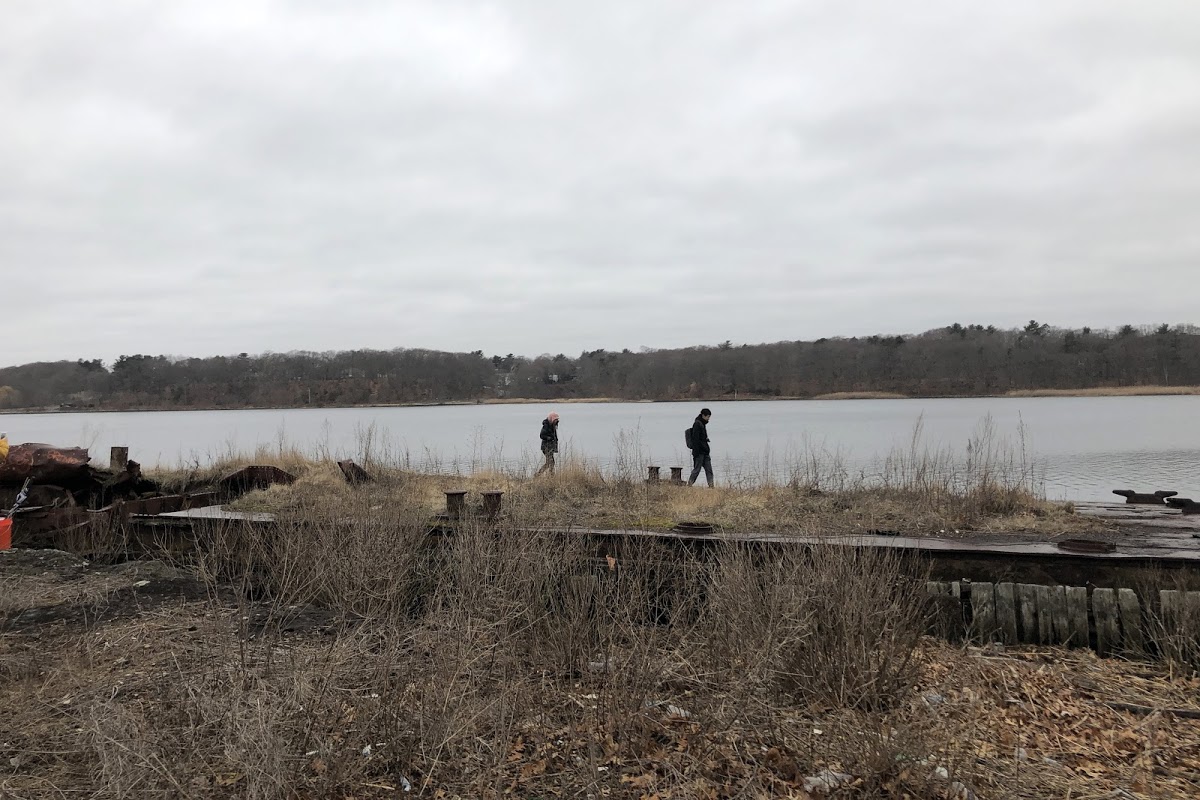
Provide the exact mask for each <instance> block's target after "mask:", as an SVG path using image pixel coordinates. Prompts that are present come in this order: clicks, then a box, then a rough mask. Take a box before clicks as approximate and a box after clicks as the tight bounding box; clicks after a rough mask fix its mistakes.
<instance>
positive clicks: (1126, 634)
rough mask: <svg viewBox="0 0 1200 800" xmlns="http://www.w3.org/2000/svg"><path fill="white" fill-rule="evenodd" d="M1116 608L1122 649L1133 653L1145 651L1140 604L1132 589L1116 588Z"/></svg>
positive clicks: (1138, 653)
mask: <svg viewBox="0 0 1200 800" xmlns="http://www.w3.org/2000/svg"><path fill="white" fill-rule="evenodd" d="M1117 610H1118V611H1119V613H1120V615H1121V645H1122V649H1123V650H1124V651H1125V652H1127V653H1130V654H1133V655H1140V654H1142V653H1144V652H1145V651H1146V639H1145V635H1144V633H1143V622H1142V605H1141V603H1140V602H1139V601H1138V596H1137V594H1136V593H1135V592H1134V591H1133V589H1117Z"/></svg>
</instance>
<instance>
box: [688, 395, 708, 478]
mask: <svg viewBox="0 0 1200 800" xmlns="http://www.w3.org/2000/svg"><path fill="white" fill-rule="evenodd" d="M711 418H712V412H711V411H709V410H708V409H707V408H702V409H700V414H699V415H698V416H697V417H696V421H695V422H693V423H692V427H690V428H688V429H687V430H686V431H684V434H685V435H684V438H685V439H686V440H687V446H688V449H689V450H691V451H692V476H691V477H690V478H688V486H692V485H693V484H695V483H696V478H699V477H700V470H704V477H705V478H707V479H708V488H710V489H711V488H712V485H713V468H712V448H710V447H709V444H708V421H709V419H711Z"/></svg>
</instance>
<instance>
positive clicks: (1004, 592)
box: [996, 583, 1020, 644]
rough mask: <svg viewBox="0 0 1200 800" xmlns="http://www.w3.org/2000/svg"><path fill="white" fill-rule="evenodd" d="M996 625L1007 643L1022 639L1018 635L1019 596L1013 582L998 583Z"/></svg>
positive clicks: (1002, 639) (1014, 642) (1003, 640)
mask: <svg viewBox="0 0 1200 800" xmlns="http://www.w3.org/2000/svg"><path fill="white" fill-rule="evenodd" d="M996 627H997V628H999V630H1000V636H1001V641H1002V642H1004V643H1005V644H1016V643H1017V642H1019V641H1020V639H1019V638H1018V637H1017V598H1016V592H1015V591H1014V590H1013V585H1012V584H1011V583H997V584H996Z"/></svg>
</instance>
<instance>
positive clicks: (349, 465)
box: [337, 459, 375, 486]
mask: <svg viewBox="0 0 1200 800" xmlns="http://www.w3.org/2000/svg"><path fill="white" fill-rule="evenodd" d="M337 465H338V469H340V470H341V471H342V477H344V478H345V479H346V483H348V484H350V485H351V486H358V485H359V484H362V483H373V482H374V481H375V479H374V478H372V477H371V475H370V473H368V472H367V471H366V470H365V469H363V468H362V467H360V466H359V465H358V464H355V463H354V462H353V461H351V460H350V459H346V460H345V461H339V462H337Z"/></svg>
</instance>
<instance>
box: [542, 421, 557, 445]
mask: <svg viewBox="0 0 1200 800" xmlns="http://www.w3.org/2000/svg"><path fill="white" fill-rule="evenodd" d="M542 452H543V453H557V452H558V421H557V420H555V421H554V422H551V421H550V419H549V418H546V419H544V420H542Z"/></svg>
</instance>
